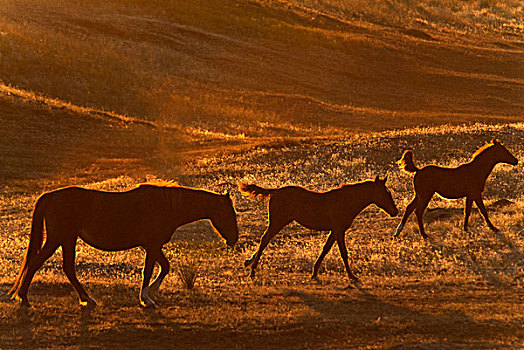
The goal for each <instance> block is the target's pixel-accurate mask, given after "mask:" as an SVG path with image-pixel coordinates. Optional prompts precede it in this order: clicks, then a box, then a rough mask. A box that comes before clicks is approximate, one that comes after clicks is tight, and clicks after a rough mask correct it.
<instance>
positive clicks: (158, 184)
mask: <svg viewBox="0 0 524 350" xmlns="http://www.w3.org/2000/svg"><path fill="white" fill-rule="evenodd" d="M142 186H153V187H180V185H179V184H178V182H176V181H174V180H169V181H167V180H151V181H147V182H143V183H141V184H139V185H138V187H142Z"/></svg>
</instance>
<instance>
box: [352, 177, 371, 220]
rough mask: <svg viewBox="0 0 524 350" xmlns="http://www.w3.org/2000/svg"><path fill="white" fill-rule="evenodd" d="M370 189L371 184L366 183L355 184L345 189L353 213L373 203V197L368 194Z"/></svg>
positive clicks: (355, 213)
mask: <svg viewBox="0 0 524 350" xmlns="http://www.w3.org/2000/svg"><path fill="white" fill-rule="evenodd" d="M371 190H372V189H371V186H370V185H369V184H367V183H362V184H356V185H353V186H351V187H350V188H348V189H347V192H346V193H347V195H348V197H349V203H350V204H351V211H352V212H354V213H353V214H354V215H357V214H358V213H360V212H361V211H362V210H364V209H365V208H366V207H367V206H368V205H370V204H371V203H373V198H372V197H371V196H370V191H371Z"/></svg>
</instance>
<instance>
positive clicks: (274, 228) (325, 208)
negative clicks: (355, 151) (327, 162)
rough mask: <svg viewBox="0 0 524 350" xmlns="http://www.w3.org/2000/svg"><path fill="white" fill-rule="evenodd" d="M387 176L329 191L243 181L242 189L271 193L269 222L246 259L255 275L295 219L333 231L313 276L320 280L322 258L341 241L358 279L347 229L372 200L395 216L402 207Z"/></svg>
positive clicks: (254, 193) (247, 192) (250, 192)
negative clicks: (271, 245) (272, 245)
mask: <svg viewBox="0 0 524 350" xmlns="http://www.w3.org/2000/svg"><path fill="white" fill-rule="evenodd" d="M386 180H387V176H386V178H384V179H380V178H379V177H378V176H377V177H375V179H374V180H366V181H363V182H360V183H354V184H344V185H342V186H340V187H339V188H336V189H333V190H330V191H328V192H315V191H309V190H306V189H305V188H302V187H298V186H287V187H282V188H262V187H259V186H257V185H253V184H249V185H248V184H245V183H240V184H239V189H240V191H241V192H242V193H243V194H245V195H249V196H251V197H253V198H254V197H257V196H261V197H269V203H268V215H269V223H268V227H267V228H266V230H265V232H264V234H263V235H262V238H261V240H260V245H259V247H258V250H257V251H256V253H255V254H253V256H252V257H251V258H249V259H247V260H246V261H245V263H244V265H245V267H248V266H249V265H251V274H250V276H251V278H254V277H255V270H256V268H257V265H258V262H259V260H260V256H261V255H262V251H263V250H264V248H265V247H266V246H267V245H268V243H269V241H270V240H271V239H272V238H273V237H274V236H275V235H276V234H277V233H278V232H279V231H280V230H281V229H283V228H284V227H285V226H286V225H288V224H290V223H291V222H293V221H296V222H298V223H299V224H300V225H302V226H304V227H306V228H308V229H312V230H319V231H330V234H329V236H328V239H327V241H326V243H325V245H324V248H323V249H322V252H321V253H320V256H319V257H318V259H317V261H316V262H315V265H314V267H313V275H312V276H311V279H313V280H318V278H317V275H318V270H319V268H320V264H321V263H322V260H323V259H324V257H325V256H326V254H327V253H328V252H329V251H330V250H331V247H332V246H333V244H334V243H335V241H337V244H338V248H339V250H340V255H341V257H342V260H343V262H344V266H345V269H346V272H347V275H348V278H349V279H350V280H352V281H353V282H355V283H358V278H357V277H356V276H355V275H353V273H352V272H351V270H350V268H349V263H348V252H347V249H346V243H345V240H344V239H345V232H346V230H347V229H348V228H349V227H350V226H351V224H352V222H353V220H354V219H355V217H356V216H357V215H358V214H359V213H360V212H361V211H362V210H364V208H366V207H367V206H368V205H370V204H375V205H377V206H378V207H379V208H381V209H383V210H384V211H386V212H387V213H388V214H389V215H390V216H392V217H394V216H396V215H397V214H398V209H397V207H396V205H395V202H394V201H393V197H392V196H391V192H390V191H389V189H388V188H387V187H386Z"/></svg>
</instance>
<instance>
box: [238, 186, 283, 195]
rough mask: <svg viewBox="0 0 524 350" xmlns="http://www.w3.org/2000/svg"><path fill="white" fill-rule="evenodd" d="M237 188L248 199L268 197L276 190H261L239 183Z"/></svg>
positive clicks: (260, 188) (261, 188)
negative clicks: (248, 197)
mask: <svg viewBox="0 0 524 350" xmlns="http://www.w3.org/2000/svg"><path fill="white" fill-rule="evenodd" d="M238 188H239V190H240V192H242V193H243V194H245V195H248V196H250V197H257V196H261V197H269V196H270V195H271V194H272V193H273V192H275V191H276V190H277V189H276V188H263V187H260V186H257V185H253V184H250V185H248V184H246V183H239V184H238Z"/></svg>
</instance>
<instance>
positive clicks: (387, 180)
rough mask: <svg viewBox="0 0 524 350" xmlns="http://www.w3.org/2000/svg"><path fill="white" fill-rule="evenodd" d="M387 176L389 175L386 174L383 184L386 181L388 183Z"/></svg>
mask: <svg viewBox="0 0 524 350" xmlns="http://www.w3.org/2000/svg"><path fill="white" fill-rule="evenodd" d="M388 176H389V174H386V177H385V178H384V183H386V181H388Z"/></svg>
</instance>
